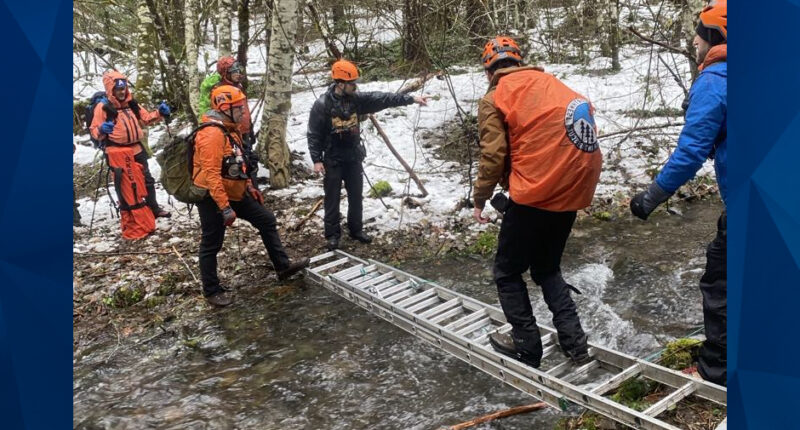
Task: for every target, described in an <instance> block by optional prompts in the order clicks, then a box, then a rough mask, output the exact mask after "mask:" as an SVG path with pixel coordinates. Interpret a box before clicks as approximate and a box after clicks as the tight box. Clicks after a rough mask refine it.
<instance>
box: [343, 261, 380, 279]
mask: <svg viewBox="0 0 800 430" xmlns="http://www.w3.org/2000/svg"><path fill="white" fill-rule="evenodd" d="M376 270H378V267H377V266H375V265H374V264H372V265H369V266H367V267H362V268H361V270H356V271H353V272H351V273H347V274H346V275H342V276H339V279H341V280H342V281H345V282H347V283H352V282H354V281H355V280H356V279H358V278H360V277H362V276H364V277H366V276H367V275H368V274H370V273H372V272H374V271H376ZM365 279H369V278H365Z"/></svg>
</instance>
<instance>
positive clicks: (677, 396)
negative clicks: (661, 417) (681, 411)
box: [642, 381, 696, 417]
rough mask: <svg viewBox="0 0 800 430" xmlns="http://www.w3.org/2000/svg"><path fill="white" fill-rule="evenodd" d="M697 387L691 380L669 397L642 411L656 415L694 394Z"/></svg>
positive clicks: (652, 415)
mask: <svg viewBox="0 0 800 430" xmlns="http://www.w3.org/2000/svg"><path fill="white" fill-rule="evenodd" d="M695 389H696V385H695V383H694V382H691V381H690V382H687V383H686V384H685V385H683V386H682V387H680V388H678V389H677V390H675V391H673V392H671V393H670V394H669V395H668V396H667V397H664V398H663V399H661V400H659V401H658V402H656V403H655V404H654V405H653V406H650V407H649V408H647V409H645V410H644V412H642V413H643V414H645V415H649V416H651V417H654V416H656V415H658V414H660V413H662V412H664V411H666V410H667V409H669V407H670V406H672V405H674V404H677V403H678V402H680V401H681V400H683V399H684V398H686V396H688V395H690V394H692V393H693V392H694V390H695Z"/></svg>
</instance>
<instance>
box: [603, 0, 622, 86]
mask: <svg viewBox="0 0 800 430" xmlns="http://www.w3.org/2000/svg"><path fill="white" fill-rule="evenodd" d="M605 1H606V8H605V10H603V11H601V13H602V14H604V15H606V16H607V18H606V34H607V37H608V46H609V48H610V50H611V70H613V71H615V72H616V71H619V70H620V69H621V68H622V66H620V64H619V45H620V43H621V41H620V31H619V0H605Z"/></svg>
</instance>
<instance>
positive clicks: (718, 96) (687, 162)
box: [630, 0, 728, 385]
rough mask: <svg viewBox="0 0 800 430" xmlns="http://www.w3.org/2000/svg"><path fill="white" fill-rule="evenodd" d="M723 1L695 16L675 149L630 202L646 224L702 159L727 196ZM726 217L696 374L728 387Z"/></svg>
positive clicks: (709, 267)
mask: <svg viewBox="0 0 800 430" xmlns="http://www.w3.org/2000/svg"><path fill="white" fill-rule="evenodd" d="M727 16H728V11H727V2H726V1H724V0H722V1H717V2H716V3H715V4H713V5H711V6H707V7H706V8H705V9H703V12H701V13H700V22H699V23H698V25H697V36H696V37H695V38H694V45H695V47H696V48H697V63H698V64H699V65H700V67H699V68H700V70H701V72H700V75H699V76H698V77H697V79H696V80H695V82H694V84H693V85H692V88H691V90H690V91H689V98H688V106H685V109H686V124H685V125H684V126H683V130H682V131H681V134H680V137H679V138H678V147H677V149H676V150H675V152H673V153H672V156H670V158H669V160H668V161H667V164H666V165H665V166H664V168H663V169H662V170H661V172H660V173H659V174H658V176H657V177H656V179H655V181H654V182H653V183H652V184H650V186H649V187H648V189H647V191H644V192H641V193H639V194H637V195H635V196H634V197H633V198H632V199H631V205H630V206H631V212H633V214H634V215H636V216H637V217H639V218H641V219H643V220H646V219H647V217H648V216H649V215H650V213H652V212H653V210H655V208H656V207H657V206H658V205H660V204H661V203H663V202H665V201H667V199H669V197H670V196H672V194H674V193H675V191H676V190H677V189H678V188H679V187H680V186H681V185H683V184H684V183H686V182H687V181H688V180H690V179H692V178H693V177H694V176H695V174H696V173H697V171H698V170H699V169H700V167H701V166H702V165H703V163H704V162H705V160H706V159H708V158H713V159H714V170H715V171H716V177H717V183H718V184H719V191H720V194H721V195H722V201H723V203H726V202H727V197H728V195H727V194H728V163H727V161H728V133H727V130H728V95H727V94H728V64H727V47H728V45H727V39H728V30H727ZM726 251H727V215H726V211H725V210H724V209H723V211H722V215H720V217H719V220H718V221H717V235H716V237H715V238H714V240H713V241H712V242H711V243H710V244H709V245H708V249H707V252H706V269H705V273H704V274H703V276H702V278H700V292H701V293H702V295H703V323H704V325H705V335H706V340H705V342H704V343H703V346H702V347H701V348H700V356H699V358H698V362H697V371H698V372H699V373H700V376H702V377H703V379H705V380H708V381H711V382H714V383H716V384H720V385H727V370H726V367H727V361H728V360H727V352H726V348H727V344H728V339H727V319H728V311H727V308H728V305H727V274H726V270H727V258H726Z"/></svg>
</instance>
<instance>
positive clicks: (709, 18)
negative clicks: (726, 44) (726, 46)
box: [698, 0, 728, 41]
mask: <svg viewBox="0 0 800 430" xmlns="http://www.w3.org/2000/svg"><path fill="white" fill-rule="evenodd" d="M700 25H702V26H703V27H705V28H707V29H713V30H717V31H719V33H720V34H721V35H722V37H723V38H724V39H725V40H726V41H727V40H728V0H717V1H712V2H711V4H710V5H708V6H706V7H704V8H703V11H702V12H700ZM698 33H699V32H698ZM700 37H702V35H701V36H700Z"/></svg>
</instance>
